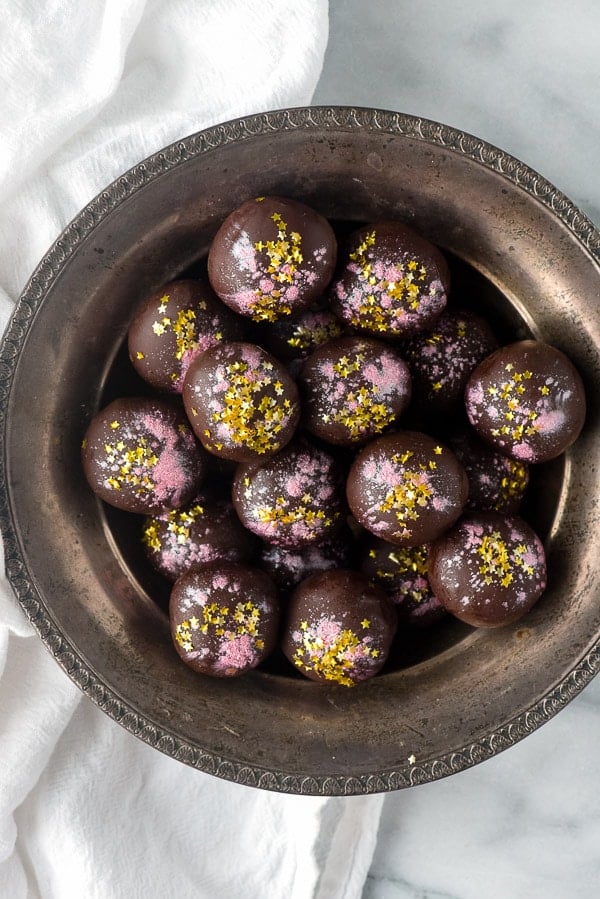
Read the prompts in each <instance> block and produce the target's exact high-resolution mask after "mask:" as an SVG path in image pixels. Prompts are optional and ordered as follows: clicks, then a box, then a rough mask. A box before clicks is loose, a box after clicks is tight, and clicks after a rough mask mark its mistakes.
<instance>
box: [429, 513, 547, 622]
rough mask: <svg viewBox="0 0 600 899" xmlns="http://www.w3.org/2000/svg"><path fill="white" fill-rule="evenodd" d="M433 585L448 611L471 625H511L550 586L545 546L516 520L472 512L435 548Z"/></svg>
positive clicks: (431, 562) (431, 560) (431, 565)
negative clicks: (547, 581)
mask: <svg viewBox="0 0 600 899" xmlns="http://www.w3.org/2000/svg"><path fill="white" fill-rule="evenodd" d="M429 581H430V583H431V586H432V587H433V590H434V592H435V594H436V596H437V597H438V599H439V600H440V602H441V603H442V604H443V605H444V606H445V608H446V609H447V610H448V611H449V612H451V613H452V614H453V615H455V616H456V618H459V619H460V620H461V621H464V622H465V623H466V624H470V625H473V626H474V627H497V626H499V625H502V624H509V623H511V622H513V621H517V620H518V619H519V618H521V616H522V615H524V614H525V613H526V612H528V611H529V610H530V609H531V608H532V606H533V605H534V604H535V603H536V602H537V600H538V599H539V597H540V596H541V594H542V593H543V591H544V589H545V587H546V560H545V554H544V547H543V546H542V543H541V541H540V539H539V537H538V536H537V535H536V534H535V533H534V531H533V530H532V529H531V528H530V526H529V525H528V524H526V523H525V522H524V521H523V520H522V519H521V518H518V517H517V516H509V515H502V514H500V513H499V512H473V513H471V514H469V515H468V516H465V517H464V518H461V520H460V521H459V522H458V523H457V524H456V525H455V526H454V527H453V528H452V529H451V530H450V531H448V532H447V533H446V534H444V535H443V536H442V537H440V538H439V540H437V541H436V542H435V543H434V544H433V546H432V548H431V553H430V556H429Z"/></svg>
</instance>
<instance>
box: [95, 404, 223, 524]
mask: <svg viewBox="0 0 600 899" xmlns="http://www.w3.org/2000/svg"><path fill="white" fill-rule="evenodd" d="M82 463H83V470H84V473H85V476H86V478H87V480H88V483H89V485H90V487H91V488H92V490H93V491H94V493H96V494H97V495H98V496H99V497H100V499H102V500H104V501H105V502H107V503H109V505H111V506H115V507H116V508H117V509H124V510H125V511H126V512H136V513H139V514H141V515H155V514H159V513H161V512H164V511H165V510H168V509H178V508H180V507H181V506H183V505H185V504H186V503H188V502H190V500H191V499H192V497H193V496H195V494H196V493H197V492H198V488H199V486H200V483H201V481H202V479H203V477H204V474H205V472H206V469H207V462H206V456H205V453H204V451H203V450H202V448H201V447H200V446H199V445H198V443H197V442H196V439H195V438H194V435H193V433H192V429H191V428H190V425H189V422H188V420H187V419H186V417H185V415H184V414H183V412H182V411H180V410H179V409H178V408H177V406H175V405H173V404H172V403H171V402H168V401H167V400H160V399H150V398H147V397H125V398H123V399H118V400H114V401H113V402H112V403H110V404H109V405H108V406H106V407H105V408H104V409H102V411H100V412H99V413H98V414H97V415H95V416H94V418H93V419H92V421H91V422H90V425H89V427H88V429H87V431H86V434H85V437H84V440H83V444H82Z"/></svg>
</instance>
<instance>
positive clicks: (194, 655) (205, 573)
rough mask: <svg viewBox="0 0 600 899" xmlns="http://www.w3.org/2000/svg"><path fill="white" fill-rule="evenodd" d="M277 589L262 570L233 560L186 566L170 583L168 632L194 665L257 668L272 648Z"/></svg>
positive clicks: (233, 671)
mask: <svg viewBox="0 0 600 899" xmlns="http://www.w3.org/2000/svg"><path fill="white" fill-rule="evenodd" d="M279 617H280V613H279V601H278V597H277V589H276V587H275V585H274V584H273V582H272V580H271V579H270V578H269V576H268V575H266V574H265V573H264V571H259V570H258V569H257V568H251V567H250V566H248V565H240V564H238V563H236V562H213V563H211V564H210V565H207V566H206V567H205V568H202V569H200V570H195V571H188V572H187V573H186V574H184V575H182V576H181V577H180V578H179V579H178V580H177V581H176V582H175V584H174V585H173V589H172V590H171V598H170V602H169V618H170V622H171V635H172V637H173V643H174V645H175V649H176V650H177V652H178V653H179V655H180V657H181V658H182V660H183V661H184V662H185V664H186V665H189V667H190V668H193V669H194V671H199V672H200V673H201V674H210V675H213V676H214V677H236V676H237V675H240V674H244V672H246V671H248V670H249V669H251V668H256V666H257V665H259V664H260V663H261V662H262V661H263V659H265V658H266V657H267V656H268V655H269V654H270V653H271V652H272V651H273V649H274V648H275V646H276V644H277V637H278V631H279Z"/></svg>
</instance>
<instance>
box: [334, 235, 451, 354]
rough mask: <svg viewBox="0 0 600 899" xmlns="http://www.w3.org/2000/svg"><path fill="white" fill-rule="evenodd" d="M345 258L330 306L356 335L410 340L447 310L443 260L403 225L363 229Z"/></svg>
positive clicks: (351, 239) (350, 240)
mask: <svg viewBox="0 0 600 899" xmlns="http://www.w3.org/2000/svg"><path fill="white" fill-rule="evenodd" d="M340 256H341V265H340V268H339V270H338V273H337V274H336V276H335V278H334V280H333V282H332V284H331V288H330V291H329V293H330V302H331V308H332V310H333V311H334V312H335V314H336V315H337V316H338V318H340V319H342V321H344V322H345V323H346V324H347V325H348V326H350V327H351V328H353V329H354V330H356V331H360V332H361V333H363V334H370V335H371V336H373V337H379V338H381V339H384V340H398V339H401V338H404V337H410V336H411V335H413V334H416V333H417V332H419V331H422V330H423V329H425V328H429V327H431V326H432V325H433V323H434V322H435V320H436V318H437V317H438V315H440V314H441V313H442V312H443V310H444V308H445V307H446V303H447V300H448V291H449V288H450V273H449V269H448V265H447V263H446V260H445V258H444V256H443V255H442V253H441V252H440V250H439V249H438V248H437V247H436V246H434V245H433V244H432V243H430V242H429V241H428V240H426V239H425V238H424V237H422V236H421V235H420V234H417V232H416V231H414V230H413V229H412V228H409V227H408V226H407V225H404V224H402V223H401V222H379V223H375V224H369V225H365V226H364V227H362V228H359V229H358V230H357V231H355V232H354V233H353V234H352V235H350V237H349V238H348V243H347V246H346V248H345V250H344V252H342V253H341V254H340Z"/></svg>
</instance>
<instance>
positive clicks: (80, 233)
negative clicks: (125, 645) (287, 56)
mask: <svg viewBox="0 0 600 899" xmlns="http://www.w3.org/2000/svg"><path fill="white" fill-rule="evenodd" d="M313 129H318V130H320V131H327V130H331V131H337V132H339V131H344V130H345V131H364V130H367V131H377V132H382V133H385V134H390V135H398V136H402V137H403V138H410V139H413V140H416V141H420V142H424V143H425V144H431V145H435V146H437V147H442V148H444V149H445V150H447V151H448V152H451V153H455V154H458V155H459V156H464V157H467V158H468V159H470V160H472V161H474V162H476V163H479V164H480V165H482V166H483V167H484V168H487V169H490V170H492V171H493V172H495V173H496V174H499V175H500V176H502V177H503V178H505V179H506V180H507V181H509V182H511V183H512V184H513V185H515V186H517V187H518V188H520V189H522V190H523V191H525V192H526V193H527V194H529V195H530V196H531V197H533V198H535V200H537V201H538V202H539V203H541V204H543V205H544V206H545V207H547V208H548V209H549V210H550V211H551V212H552V213H553V214H554V216H556V217H557V218H558V219H559V220H560V221H561V222H562V223H563V224H564V225H565V226H566V227H567V228H568V230H569V231H570V232H571V234H572V235H573V236H574V237H575V238H576V239H577V240H578V241H579V242H580V243H581V244H582V246H583V247H584V248H585V249H586V250H587V251H588V253H589V254H590V255H591V257H592V260H594V261H595V262H596V263H600V231H599V230H598V229H597V228H596V227H595V226H594V224H593V223H592V221H591V220H590V219H589V218H588V217H587V216H586V215H585V214H584V213H583V212H582V211H581V210H580V209H579V208H578V207H577V206H576V205H575V204H574V203H572V202H571V201H570V200H569V199H568V198H567V197H566V196H565V195H564V194H563V193H562V192H561V191H560V190H558V188H556V187H555V186H554V185H553V184H551V183H550V182H549V181H547V180H546V179H545V178H544V177H543V176H542V175H540V174H538V173H537V172H536V171H535V170H534V169H532V168H530V167H529V166H527V165H526V164H524V163H522V162H520V161H519V160H518V159H516V158H515V157H513V156H511V155H510V154H508V153H506V152H505V151H503V150H501V149H499V148H497V147H495V146H493V145H492V144H490V143H488V142H486V141H484V140H482V139H480V138H478V137H475V136H473V135H471V134H468V133H466V132H464V131H461V130H459V129H456V128H453V127H452V126H449V125H444V124H441V123H438V122H435V121H432V120H430V119H426V118H422V117H418V116H413V115H409V114H405V113H401V112H393V111H389V110H383V109H377V108H368V107H358V106H354V107H352V106H307V107H293V108H288V109H279V110H273V111H266V112H261V113H257V114H254V115H249V116H244V117H241V118H236V119H232V120H230V121H227V122H224V123H220V124H217V125H214V126H212V127H209V128H206V129H204V130H202V131H199V132H196V133H194V134H191V135H189V136H187V137H184V138H182V139H180V140H177V141H175V142H173V143H172V144H170V145H168V146H166V147H165V148H163V149H161V150H159V151H157V152H155V153H153V154H152V155H150V156H148V157H147V158H145V159H143V160H142V161H141V162H138V163H137V164H136V165H134V166H133V167H131V168H130V169H129V170H127V171H126V172H124V173H123V174H122V175H120V176H119V177H117V178H116V179H115V180H114V181H113V182H112V183H111V184H109V185H108V186H107V187H106V188H105V189H103V190H102V191H101V192H100V193H98V194H97V196H96V197H94V198H93V199H92V200H91V201H90V202H89V203H88V204H87V205H86V206H85V207H84V208H83V209H82V210H81V211H80V212H79V213H78V214H77V215H76V216H75V218H74V219H73V220H72V221H71V222H70V224H68V225H67V227H66V228H65V229H64V230H63V232H62V233H61V234H60V235H59V237H58V238H57V239H56V240H55V241H54V243H53V244H52V245H51V247H50V248H49V249H48V251H47V252H46V254H45V255H44V257H43V258H42V260H41V261H40V262H39V264H38V265H37V266H36V268H35V270H34V271H33V273H32V275H31V277H30V279H29V280H28V282H27V284H26V286H25V288H24V290H23V292H22V293H21V296H20V298H19V300H18V302H17V304H16V306H15V308H14V310H13V312H12V315H11V318H10V320H9V323H8V325H7V328H6V331H5V333H4V336H3V339H2V344H1V346H0V414H1V415H2V418H3V424H2V428H1V429H0V452H1V454H2V466H1V469H0V530H1V533H2V537H3V541H4V555H5V567H6V575H7V579H8V581H9V584H10V586H11V588H12V590H13V592H14V594H15V596H16V598H17V599H18V601H19V603H20V605H21V607H22V608H23V610H24V612H25V614H26V616H27V618H28V619H29V621H30V622H31V624H32V625H33V627H34V629H35V630H36V631H37V633H38V635H39V636H40V638H41V640H42V642H43V643H44V645H45V646H46V648H47V649H48V650H49V651H50V652H51V654H52V655H53V657H54V658H55V660H56V661H57V662H58V664H59V665H60V666H61V668H62V669H63V671H65V673H66V674H67V675H68V676H69V677H70V678H71V680H72V681H73V682H74V683H75V684H77V686H78V687H79V688H80V689H81V690H82V692H83V693H84V694H85V695H86V696H87V697H88V698H90V699H91V700H92V701H93V702H94V703H95V704H96V705H97V706H98V707H99V708H100V709H101V710H102V711H103V712H104V713H106V714H107V715H108V716H109V717H110V718H112V719H113V720H114V721H116V722H117V723H119V724H120V725H121V726H123V727H124V728H125V729H126V730H127V731H129V732H130V733H131V734H133V735H135V736H137V737H138V738H140V739H141V740H143V741H144V742H145V743H147V744H149V745H151V746H153V747H154V748H156V749H159V750H160V751H161V752H163V753H165V754H166V755H168V756H171V757H173V758H176V759H178V760H180V761H183V762H185V763H186V764H188V765H190V766H191V767H194V768H196V769H198V770H200V771H203V772H205V773H210V774H213V775H216V776H219V777H221V778H224V779H227V780H231V781H233V782H236V783H240V784H244V785H250V786H256V787H260V788H262V789H268V790H274V791H278V792H283V793H294V794H305V795H331V796H333V795H357V794H367V793H375V792H386V791H391V790H397V789H401V788H404V787H409V786H414V785H417V784H421V783H427V782H430V781H433V780H438V779H440V778H442V777H445V776H448V775H451V774H454V773H457V772H459V771H462V770H465V769H467V768H470V767H472V766H473V765H475V764H477V763H479V762H481V761H484V760H486V759H488V758H491V757H492V756H494V755H496V754H498V753H499V752H500V751H503V750H504V749H507V748H509V747H510V746H512V745H514V744H515V743H517V742H519V741H520V740H522V739H523V738H524V737H526V736H528V735H529V734H531V733H532V732H533V731H534V730H536V729H537V728H539V727H540V726H541V725H542V724H543V723H545V722H546V721H548V720H550V718H552V717H553V716H554V715H555V714H556V713H557V712H559V711H560V710H561V709H562V708H564V706H565V705H566V704H567V703H568V702H570V701H571V700H572V699H573V698H574V697H575V696H577V695H578V694H579V693H580V692H581V690H582V689H583V688H584V687H585V686H586V685H587V684H588V683H589V682H590V681H591V680H592V678H593V677H594V676H595V675H596V674H597V673H598V671H599V670H600V637H599V638H598V639H597V640H596V641H595V642H594V644H593V645H592V646H591V647H590V648H589V649H588V650H587V651H586V653H585V654H584V655H583V656H582V657H581V658H580V660H579V661H578V662H577V663H576V664H575V665H574V666H573V667H572V668H571V670H570V671H569V672H568V673H567V674H566V675H565V676H564V678H563V679H562V680H561V681H560V682H559V683H557V684H555V685H554V686H552V687H551V688H550V689H549V690H548V691H547V692H546V694H545V695H544V696H543V697H542V698H541V699H539V700H538V701H536V702H535V703H534V704H532V705H531V706H530V707H529V708H527V709H526V710H525V711H522V712H520V713H519V714H517V715H516V716H515V717H514V718H511V719H510V720H508V721H506V722H505V723H504V724H502V725H501V726H500V727H498V728H496V729H495V730H494V731H493V732H492V733H489V734H487V735H486V736H485V737H483V738H481V739H479V740H477V741H476V742H474V743H469V744H467V745H465V746H463V747H462V748H460V749H458V750H453V751H449V752H448V753H445V754H444V755H441V756H440V757H439V758H437V759H434V760H429V761H427V762H426V763H422V764H421V763H418V762H417V761H416V760H415V761H414V762H411V761H410V760H409V762H408V764H407V765H406V766H404V767H402V768H400V767H398V768H397V769H395V770H386V771H382V772H378V773H375V774H363V775H356V776H351V777H350V776H346V775H340V776H331V775H327V776H323V777H317V776H308V777H301V776H297V775H289V774H286V773H284V772H278V771H271V770H267V769H265V768H264V767H261V766H259V765H256V766H254V765H253V766H249V765H248V764H242V763H238V762H236V761H232V760H231V759H228V758H223V757H221V756H219V755H217V754H215V753H212V752H208V751H206V750H202V749H200V748H198V747H197V746H195V745H192V744H190V743H188V742H186V741H185V740H184V739H182V738H180V737H175V736H174V735H173V734H171V733H169V732H168V731H167V730H164V729H163V728H162V727H160V726H158V725H157V724H155V723H154V722H152V721H150V720H149V719H148V718H146V717H144V716H143V715H141V714H140V713H139V712H138V711H137V710H136V709H135V708H134V707H133V706H131V705H129V704H128V703H127V701H126V700H125V699H124V698H123V697H121V696H119V695H117V694H116V693H115V692H113V691H112V690H111V689H110V688H109V687H108V686H107V685H106V684H105V683H104V682H103V680H102V678H101V677H100V676H99V674H98V673H97V672H96V671H94V670H93V669H92V668H91V667H90V666H89V665H88V664H87V663H86V661H85V659H83V658H82V657H81V656H80V655H78V652H77V650H76V649H75V647H74V646H73V644H72V643H71V642H70V641H69V639H68V637H66V636H65V635H64V634H63V633H61V632H60V630H59V628H58V627H57V625H56V623H55V621H54V619H53V616H52V612H51V610H50V608H48V606H47V604H46V602H45V600H44V597H43V596H41V595H40V593H39V592H38V591H37V589H36V586H35V580H34V578H33V576H32V572H30V571H29V569H28V566H27V561H26V558H25V556H24V554H23V552H22V551H21V548H20V543H19V539H18V536H17V533H16V529H15V526H14V519H13V514H12V506H11V494H10V485H9V484H8V478H7V457H6V429H7V424H8V418H9V416H8V414H7V413H8V407H9V402H10V396H11V387H12V383H13V377H14V374H15V370H16V366H17V362H18V359H19V353H20V349H21V347H22V346H23V344H24V341H25V339H26V337H27V334H28V332H29V330H30V328H31V326H32V324H33V322H34V319H35V313H36V310H37V309H38V307H39V306H40V304H41V303H42V302H43V300H44V297H45V295H46V293H47V292H48V290H49V289H50V287H51V285H52V284H53V282H54V281H55V279H56V278H57V277H58V275H59V274H60V273H61V272H62V270H63V268H64V267H65V265H66V264H67V262H68V260H69V258H70V257H71V256H72V255H73V253H75V252H76V250H77V248H78V246H79V244H80V243H81V241H82V240H83V239H84V238H86V237H87V236H88V235H89V234H90V232H91V231H92V230H93V229H94V227H95V226H96V225H97V223H98V222H100V221H101V220H102V219H104V217H105V216H106V215H107V214H108V213H110V212H111V211H112V210H113V209H115V208H116V207H117V206H119V205H120V204H121V203H122V202H123V201H124V200H126V199H129V198H130V197H132V196H133V195H134V194H135V193H136V192H137V191H139V190H140V189H142V188H143V187H145V186H146V185H147V184H149V183H150V182H151V181H153V180H154V179H156V178H158V177H160V176H161V175H163V174H165V173H166V172H168V171H169V170H171V169H173V168H175V167H176V166H178V165H180V164H182V163H184V162H185V161H186V160H187V159H190V158H191V157H196V156H199V155H201V154H203V153H205V152H209V151H213V150H215V149H218V148H219V147H222V146H225V145H227V144H229V143H234V142H240V141H244V140H246V139H252V138H256V137H258V136H260V135H265V134H273V132H286V131H302V130H305V131H311V130H313Z"/></svg>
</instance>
